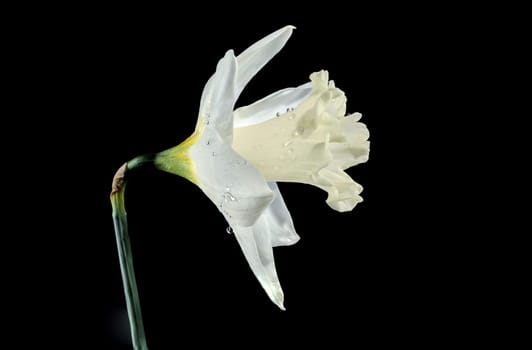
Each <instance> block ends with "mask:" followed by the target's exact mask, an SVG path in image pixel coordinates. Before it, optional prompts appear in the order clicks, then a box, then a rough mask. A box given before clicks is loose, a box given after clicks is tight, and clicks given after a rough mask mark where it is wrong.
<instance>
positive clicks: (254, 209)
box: [155, 26, 369, 309]
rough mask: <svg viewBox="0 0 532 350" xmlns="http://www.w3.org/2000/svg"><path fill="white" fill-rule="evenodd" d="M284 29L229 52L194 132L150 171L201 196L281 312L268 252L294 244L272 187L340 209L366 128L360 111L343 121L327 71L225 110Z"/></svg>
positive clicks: (353, 199)
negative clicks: (310, 191)
mask: <svg viewBox="0 0 532 350" xmlns="http://www.w3.org/2000/svg"><path fill="white" fill-rule="evenodd" d="M293 28H294V27H291V26H287V27H284V28H282V29H280V30H278V31H276V32H274V33H272V34H270V35H268V36H267V37H265V38H263V39H262V40H260V41H259V42H257V43H255V44H254V45H252V46H251V47H249V48H248V49H247V50H245V51H244V52H243V53H241V54H240V55H239V56H238V57H235V55H234V53H233V51H232V50H230V51H228V52H227V53H226V54H225V56H224V57H223V58H222V59H221V60H220V61H219V62H218V66H217V68H216V72H215V74H214V75H213V76H212V77H211V78H210V79H209V80H208V82H207V84H206V85H205V88H204V91H203V94H202V97H201V103H200V110H199V117H198V122H197V125H196V130H195V132H194V134H193V135H192V136H191V137H189V138H188V139H187V140H185V141H184V142H183V143H181V144H180V145H178V146H176V147H173V148H171V149H169V150H166V151H163V152H161V153H159V154H158V155H157V156H156V158H155V164H156V166H157V167H158V168H159V169H162V170H165V171H168V172H171V173H174V174H177V175H180V176H183V177H185V178H187V179H189V180H190V181H192V182H193V183H195V184H196V185H198V186H199V187H200V188H201V189H202V190H203V192H204V193H205V194H206V195H207V197H209V198H210V200H211V201H212V202H213V203H214V204H215V205H216V206H217V207H218V209H219V210H220V212H221V213H222V214H223V215H224V217H225V219H226V220H227V222H228V223H229V225H230V226H231V227H232V228H233V231H234V233H235V236H236V238H237V241H238V243H239V244H240V247H241V248H242V251H243V252H244V255H245V256H246V259H247V261H248V263H249V265H250V267H251V269H252V271H253V272H254V274H255V276H256V277H257V279H258V280H259V282H260V284H261V285H262V287H263V288H264V290H265V291H266V293H267V294H268V296H269V297H270V299H271V300H272V301H273V302H274V303H275V304H276V305H278V306H279V307H280V308H281V309H284V306H283V300H284V296H283V291H282V289H281V286H280V284H279V279H278V277H277V273H276V270H275V263H274V258H273V249H272V247H275V246H281V245H291V244H294V243H296V242H297V241H298V240H299V236H298V235H297V234H296V232H295V229H294V225H293V222H292V219H291V216H290V213H289V211H288V209H287V207H286V205H285V202H284V200H283V198H282V196H281V193H280V191H279V188H278V186H277V184H276V182H277V181H286V182H301V183H307V184H312V185H315V186H318V187H319V188H322V189H324V190H325V191H327V193H328V199H327V203H328V204H329V205H330V206H331V207H332V208H334V209H336V210H338V211H347V210H351V209H353V207H354V206H355V205H356V204H357V203H358V202H360V201H361V200H362V198H361V197H360V196H359V193H360V192H361V191H362V187H361V186H360V185H358V184H357V183H355V182H354V181H353V180H352V179H351V178H350V177H349V176H348V175H347V174H346V173H345V172H344V170H345V169H347V168H349V167H351V166H353V165H356V164H359V163H362V162H365V161H366V160H367V159H368V152H369V143H368V141H367V139H368V136H369V134H368V131H367V129H366V127H365V125H364V124H361V123H359V122H358V119H359V118H360V114H358V113H355V114H352V115H349V116H347V117H346V116H345V110H346V107H345V105H346V98H345V95H344V93H343V92H342V91H341V90H339V89H338V88H336V87H335V86H334V83H333V82H332V81H329V80H328V73H327V72H326V71H321V72H318V73H313V74H312V75H311V83H307V84H304V85H301V86H299V87H297V88H290V89H285V90H281V91H279V92H276V93H274V94H272V95H270V96H268V97H265V98H264V99H262V100H260V101H258V102H256V103H254V104H252V105H250V106H246V107H242V108H239V109H237V110H236V111H234V106H235V102H236V100H237V99H238V96H239V95H240V93H241V92H242V90H243V89H244V87H245V86H246V84H247V83H248V82H249V81H250V79H251V78H252V77H253V76H254V75H255V74H256V73H257V72H258V71H259V70H260V69H261V68H262V67H263V66H264V65H265V64H266V63H267V62H268V61H269V60H270V59H271V58H272V57H273V56H275V55H276V54H277V53H278V52H279V51H280V50H281V48H282V47H283V46H284V45H285V43H286V41H287V40H288V39H289V37H290V36H291V34H292V31H293Z"/></svg>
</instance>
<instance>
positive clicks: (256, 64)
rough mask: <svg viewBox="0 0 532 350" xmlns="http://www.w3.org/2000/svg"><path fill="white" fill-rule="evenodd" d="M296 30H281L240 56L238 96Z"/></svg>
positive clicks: (286, 28) (288, 28)
mask: <svg viewBox="0 0 532 350" xmlns="http://www.w3.org/2000/svg"><path fill="white" fill-rule="evenodd" d="M294 28H295V27H294V26H286V27H284V28H281V29H279V30H277V31H276V32H273V33H272V34H270V35H268V36H266V37H264V38H263V39H261V40H259V41H257V42H256V43H255V44H253V45H251V46H250V47H249V48H247V49H246V50H245V51H244V52H242V53H241V54H240V55H238V58H237V60H238V77H237V95H240V93H241V92H242V90H243V89H244V87H245V86H246V85H247V83H248V82H249V81H250V80H251V78H253V76H254V75H255V74H257V72H258V71H259V70H260V69H261V68H262V67H264V65H266V63H268V61H269V60H271V59H272V58H273V56H275V55H276V54H277V53H278V52H279V51H280V50H281V49H282V48H283V46H284V45H285V44H286V42H287V41H288V39H289V38H290V36H291V35H292V31H293V30H294Z"/></svg>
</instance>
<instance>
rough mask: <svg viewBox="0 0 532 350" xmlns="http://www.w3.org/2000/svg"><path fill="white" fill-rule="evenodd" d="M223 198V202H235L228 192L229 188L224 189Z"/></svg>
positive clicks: (234, 198)
mask: <svg viewBox="0 0 532 350" xmlns="http://www.w3.org/2000/svg"><path fill="white" fill-rule="evenodd" d="M223 197H224V202H229V201H231V202H234V201H236V200H237V199H236V197H235V196H233V194H232V193H231V192H229V187H227V188H226V189H225V193H224V196H223Z"/></svg>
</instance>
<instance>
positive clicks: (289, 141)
mask: <svg viewBox="0 0 532 350" xmlns="http://www.w3.org/2000/svg"><path fill="white" fill-rule="evenodd" d="M292 142H294V140H288V141H286V142H285V143H283V146H284V147H288V146H290V145H291V144H292Z"/></svg>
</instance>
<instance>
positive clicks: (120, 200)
mask: <svg viewBox="0 0 532 350" xmlns="http://www.w3.org/2000/svg"><path fill="white" fill-rule="evenodd" d="M150 161H153V156H151V155H147V156H140V157H137V158H135V159H133V160H131V161H129V162H127V163H124V164H123V165H122V166H121V167H120V168H119V169H118V171H117V172H116V174H115V176H114V178H113V184H112V190H111V205H112V208H113V224H114V229H115V235H116V244H117V247H118V257H119V259H120V271H121V273H122V282H123V285H124V294H125V297H126V305H127V313H128V317H129V326H130V328H131V338H132V341H133V348H134V349H135V350H147V349H148V346H147V344H146V335H145V333H144V324H143V322H142V313H141V310H140V299H139V293H138V289H137V281H136V279H135V270H134V269H133V253H132V250H131V243H130V240H129V234H128V230H127V215H126V208H125V202H124V192H125V190H126V174H127V171H128V170H130V169H134V168H137V167H139V166H141V165H142V164H144V163H146V162H150Z"/></svg>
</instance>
